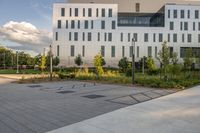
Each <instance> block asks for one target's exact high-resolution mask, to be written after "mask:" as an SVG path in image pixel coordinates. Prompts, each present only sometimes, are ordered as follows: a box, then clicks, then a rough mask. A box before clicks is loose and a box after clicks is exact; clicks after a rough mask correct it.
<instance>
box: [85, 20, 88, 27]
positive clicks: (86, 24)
mask: <svg viewBox="0 0 200 133" xmlns="http://www.w3.org/2000/svg"><path fill="white" fill-rule="evenodd" d="M85 29H88V20H85Z"/></svg>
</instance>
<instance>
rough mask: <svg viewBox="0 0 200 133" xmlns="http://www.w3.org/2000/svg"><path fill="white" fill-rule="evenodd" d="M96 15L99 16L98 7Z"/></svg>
mask: <svg viewBox="0 0 200 133" xmlns="http://www.w3.org/2000/svg"><path fill="white" fill-rule="evenodd" d="M96 17H99V9H98V8H97V9H96Z"/></svg>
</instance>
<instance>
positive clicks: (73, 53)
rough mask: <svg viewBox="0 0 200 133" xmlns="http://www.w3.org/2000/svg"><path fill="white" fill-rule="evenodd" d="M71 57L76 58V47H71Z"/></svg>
mask: <svg viewBox="0 0 200 133" xmlns="http://www.w3.org/2000/svg"><path fill="white" fill-rule="evenodd" d="M70 53H71V57H74V55H75V48H74V45H71V52H70Z"/></svg>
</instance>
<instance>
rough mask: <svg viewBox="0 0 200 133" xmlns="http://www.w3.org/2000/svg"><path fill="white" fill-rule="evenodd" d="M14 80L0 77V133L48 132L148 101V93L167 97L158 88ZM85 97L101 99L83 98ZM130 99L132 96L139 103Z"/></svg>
mask: <svg viewBox="0 0 200 133" xmlns="http://www.w3.org/2000/svg"><path fill="white" fill-rule="evenodd" d="M13 81H14V79H6V78H0V132H3V131H4V130H5V132H8V133H9V132H11V133H43V132H48V131H51V130H54V129H57V128H61V127H64V126H67V125H71V124H74V123H77V122H80V121H83V120H86V119H90V118H93V117H96V116H99V115H102V114H105V113H108V112H111V111H114V110H117V109H120V108H124V107H127V106H128V105H133V104H137V103H138V102H143V101H146V100H150V99H151V98H149V97H148V96H149V95H150V94H149V93H147V92H153V91H159V93H162V95H164V94H169V93H166V92H167V91H165V92H164V90H159V89H152V88H145V87H128V86H120V85H107V84H96V83H95V84H94V83H89V82H75V81H66V82H50V83H38V84H16V83H13ZM58 92H62V93H58ZM63 92H64V93H63ZM70 92H72V93H70ZM145 94H146V95H147V96H146V95H145ZM148 94H149V95H148ZM153 94H154V93H153ZM155 94H158V93H155ZM87 95H100V96H103V97H99V98H94V99H92V98H87V97H84V96H87ZM130 96H135V97H136V98H137V99H138V101H137V100H136V98H135V99H134V98H132V97H130ZM160 96H161V95H160ZM86 129H87V130H89V129H91V126H90V125H88V126H87V127H86ZM92 129H93V130H92V131H93V132H103V131H101V130H99V129H98V128H95V127H92ZM2 130H3V131H2ZM75 130H76V129H75ZM77 130H78V129H77Z"/></svg>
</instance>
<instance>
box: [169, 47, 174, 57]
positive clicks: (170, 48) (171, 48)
mask: <svg viewBox="0 0 200 133" xmlns="http://www.w3.org/2000/svg"><path fill="white" fill-rule="evenodd" d="M173 52H174V48H173V47H169V57H170V58H172V57H173Z"/></svg>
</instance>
